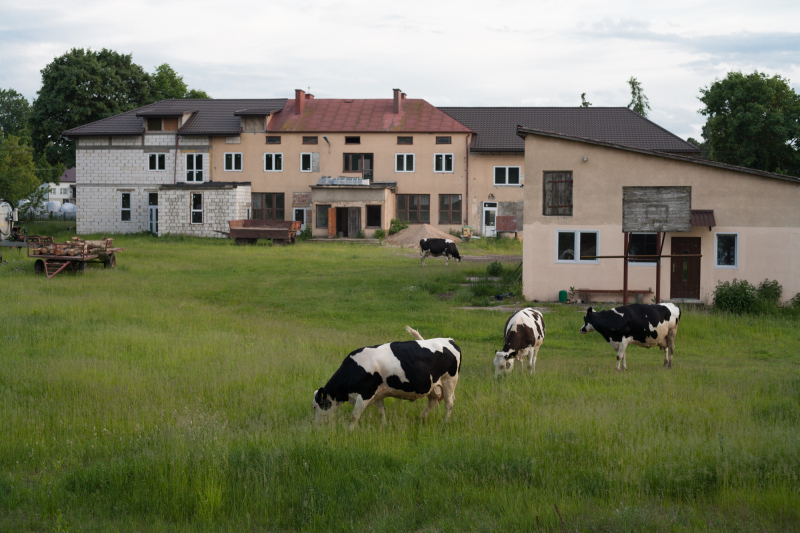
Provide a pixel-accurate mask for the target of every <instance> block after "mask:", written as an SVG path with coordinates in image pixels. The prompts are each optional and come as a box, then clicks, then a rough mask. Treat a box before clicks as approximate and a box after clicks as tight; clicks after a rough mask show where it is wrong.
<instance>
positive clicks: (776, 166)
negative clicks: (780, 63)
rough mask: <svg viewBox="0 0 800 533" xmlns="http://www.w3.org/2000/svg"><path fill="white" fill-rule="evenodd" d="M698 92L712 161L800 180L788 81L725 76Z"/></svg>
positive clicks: (798, 105) (797, 126) (795, 104)
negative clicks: (795, 177) (790, 176)
mask: <svg viewBox="0 0 800 533" xmlns="http://www.w3.org/2000/svg"><path fill="white" fill-rule="evenodd" d="M700 93H701V96H699V97H698V98H699V100H700V101H701V102H703V104H704V107H703V108H702V109H700V113H701V114H702V115H705V116H706V117H708V119H707V122H706V125H705V127H704V128H703V135H704V137H705V138H706V140H707V144H708V145H709V147H710V155H711V158H712V159H713V160H714V161H719V162H722V163H728V164H732V165H739V166H744V167H749V168H755V169H759V170H766V171H768V172H777V173H781V174H791V175H793V176H800V96H798V95H797V94H796V93H795V92H794V90H793V89H792V88H791V87H790V86H789V82H788V80H786V79H784V78H781V77H780V76H779V75H775V76H768V75H767V74H765V73H763V72H758V71H756V72H753V73H752V74H742V73H741V72H729V73H728V75H727V76H725V78H724V79H722V80H716V81H714V83H712V84H711V86H710V87H704V88H701V89H700Z"/></svg>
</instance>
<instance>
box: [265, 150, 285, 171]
mask: <svg viewBox="0 0 800 533" xmlns="http://www.w3.org/2000/svg"><path fill="white" fill-rule="evenodd" d="M264 172H283V154H282V153H278V152H275V153H269V152H268V153H265V154H264Z"/></svg>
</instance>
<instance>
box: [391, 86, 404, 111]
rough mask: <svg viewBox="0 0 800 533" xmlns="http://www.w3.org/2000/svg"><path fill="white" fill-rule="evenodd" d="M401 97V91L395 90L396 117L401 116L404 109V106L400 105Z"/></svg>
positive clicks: (394, 109)
mask: <svg viewBox="0 0 800 533" xmlns="http://www.w3.org/2000/svg"><path fill="white" fill-rule="evenodd" d="M400 102H401V96H400V89H394V107H393V112H394V114H395V115H397V114H399V113H400V112H401V111H402V110H403V109H402V107H403V106H402V105H400Z"/></svg>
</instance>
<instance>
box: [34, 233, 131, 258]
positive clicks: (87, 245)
mask: <svg viewBox="0 0 800 533" xmlns="http://www.w3.org/2000/svg"><path fill="white" fill-rule="evenodd" d="M113 244H114V239H102V240H99V241H85V240H83V239H81V238H80V237H73V238H72V240H71V241H68V242H65V243H52V242H45V243H29V247H30V254H31V255H55V256H70V257H75V256H81V257H84V256H87V255H97V254H107V253H111V252H116V251H119V250H118V249H117V248H113V247H112V246H113Z"/></svg>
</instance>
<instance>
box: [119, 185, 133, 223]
mask: <svg viewBox="0 0 800 533" xmlns="http://www.w3.org/2000/svg"><path fill="white" fill-rule="evenodd" d="M119 219H120V220H121V221H123V222H130V221H131V193H129V192H124V193H122V194H121V195H120V213H119Z"/></svg>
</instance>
